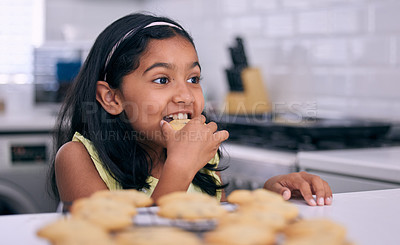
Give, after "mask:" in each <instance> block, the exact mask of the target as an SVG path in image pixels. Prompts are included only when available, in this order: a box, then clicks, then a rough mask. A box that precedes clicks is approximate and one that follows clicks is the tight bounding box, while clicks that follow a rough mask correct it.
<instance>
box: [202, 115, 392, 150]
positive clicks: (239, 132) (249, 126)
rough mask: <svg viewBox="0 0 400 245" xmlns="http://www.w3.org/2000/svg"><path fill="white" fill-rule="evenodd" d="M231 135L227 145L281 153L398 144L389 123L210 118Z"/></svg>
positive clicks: (238, 117) (227, 116)
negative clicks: (391, 137) (231, 144)
mask: <svg viewBox="0 0 400 245" xmlns="http://www.w3.org/2000/svg"><path fill="white" fill-rule="evenodd" d="M208 118H209V119H211V120H212V121H215V122H217V123H218V125H219V127H220V128H221V129H222V128H223V129H227V130H228V131H229V133H230V136H229V139H228V141H229V142H232V143H238V144H243V145H249V146H255V147H261V148H267V149H277V150H283V151H290V152H297V151H315V150H333V149H353V148H367V147H384V146H393V145H400V139H390V138H388V137H387V133H388V131H389V129H390V128H391V124H390V123H386V122H375V121H374V122H372V121H365V120H339V119H322V118H317V119H316V118H309V119H304V120H302V121H300V122H288V121H282V120H273V119H271V118H268V117H265V116H264V117H251V118H250V117H241V116H235V117H232V116H229V115H223V116H220V117H212V116H211V117H210V116H209V115H208Z"/></svg>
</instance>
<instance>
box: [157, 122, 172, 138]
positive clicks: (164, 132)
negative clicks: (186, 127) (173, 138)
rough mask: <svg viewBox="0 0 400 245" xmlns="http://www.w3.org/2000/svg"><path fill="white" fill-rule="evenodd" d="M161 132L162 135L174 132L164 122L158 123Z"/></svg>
mask: <svg viewBox="0 0 400 245" xmlns="http://www.w3.org/2000/svg"><path fill="white" fill-rule="evenodd" d="M160 126H161V131H162V133H163V134H164V135H166V136H167V135H169V134H171V132H173V131H175V130H174V129H173V128H172V126H171V125H170V124H169V123H168V122H167V121H165V120H161V121H160Z"/></svg>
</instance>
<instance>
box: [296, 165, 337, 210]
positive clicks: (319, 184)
mask: <svg viewBox="0 0 400 245" xmlns="http://www.w3.org/2000/svg"><path fill="white" fill-rule="evenodd" d="M300 174H301V175H302V177H303V179H304V180H305V182H306V183H307V184H302V187H301V188H302V189H301V190H300V191H301V192H302V195H303V197H304V199H305V200H306V201H307V203H308V204H310V205H312V206H315V205H319V206H323V205H330V204H332V190H331V188H330V187H329V185H328V183H327V182H326V181H324V180H322V179H321V178H320V177H319V176H316V175H312V174H309V173H306V172H301V173H300ZM310 192H311V194H310ZM312 194H315V196H316V201H315V200H314V198H312ZM305 195H306V196H305ZM311 199H312V200H311Z"/></svg>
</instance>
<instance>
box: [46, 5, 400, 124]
mask: <svg viewBox="0 0 400 245" xmlns="http://www.w3.org/2000/svg"><path fill="white" fill-rule="evenodd" d="M54 1H56V0H54ZM54 1H48V2H54ZM62 1H64V5H68V3H66V2H67V0H57V1H56V2H62ZM68 2H69V1H68ZM72 2H74V4H76V1H72ZM115 2H116V3H118V4H116V3H115ZM115 2H113V4H112V5H111V4H108V3H107V1H94V2H86V5H85V6H86V7H87V9H89V7H90V6H89V5H96V6H97V7H96V10H98V11H99V10H100V9H101V5H104V6H103V7H104V9H107V11H106V12H107V13H108V15H107V16H115V15H117V14H119V15H122V13H123V11H122V9H124V8H123V7H121V6H131V7H132V11H136V10H149V11H152V12H155V13H157V14H160V15H167V16H170V17H172V18H174V19H176V20H178V21H180V22H181V23H182V24H183V25H184V26H185V27H186V28H187V29H188V30H189V31H190V33H192V34H193V36H194V38H195V42H196V45H197V48H198V52H199V56H200V61H201V63H202V66H203V68H204V69H203V76H204V90H205V93H206V95H207V98H208V99H210V100H214V101H217V102H220V103H221V102H222V101H223V98H224V95H225V92H226V91H227V81H226V78H225V74H224V69H225V68H227V67H228V66H229V65H230V60H229V53H228V50H227V47H228V46H229V45H231V44H232V42H233V39H234V37H235V36H236V35H241V36H242V37H244V40H245V45H246V50H247V53H248V56H249V62H250V64H252V65H253V66H257V67H260V68H261V69H262V73H263V76H264V79H265V84H266V86H267V89H268V93H269V94H270V98H271V99H272V102H273V103H280V104H287V105H289V104H291V103H300V104H302V103H303V104H306V103H308V102H315V103H316V105H317V106H316V107H317V108H318V114H319V115H321V116H339V115H340V116H351V117H362V118H373V119H387V120H396V121H400V14H399V13H400V2H399V1H397V0H202V1H198V0H153V1H138V2H135V3H134V4H133V3H130V1H123V0H118V1H115ZM50 5H53V6H55V5H54V3H52V4H50ZM70 5H72V4H70ZM99 5H100V7H99ZM134 6H136V8H133V7H134ZM47 11H48V12H49V11H51V13H49V15H51V16H54V18H55V16H58V15H60V16H62V13H63V11H64V10H63V9H59V10H55V9H54V8H53V9H48V10H47ZM98 11H97V12H98ZM132 11H130V12H132ZM84 12H85V13H87V12H88V11H84ZM99 16H100V17H99ZM101 16H104V15H99V14H96V16H90V18H92V17H93V18H94V19H96V21H97V22H98V23H100V24H101V26H100V27H98V26H96V25H95V23H94V21H92V22H87V21H86V19H85V16H73V17H72V16H71V17H67V16H64V17H63V18H64V20H63V21H64V22H68V21H69V22H71V23H80V25H83V27H84V26H85V23H89V24H88V25H89V27H90V28H91V30H97V29H102V28H104V22H105V21H106V18H107V17H101ZM67 18H70V20H68V19H67ZM88 18H89V17H88ZM99 18H100V19H99ZM101 18H104V19H101ZM107 20H108V19H107ZM52 21H53V20H50V19H48V20H47V22H48V24H49V26H50V27H53V28H52V29H48V31H50V32H52V31H53V32H55V31H56V29H55V28H54V27H55V25H57V26H60V25H62V24H63V23H62V22H63V21H60V20H58V21H56V22H52ZM52 23H53V24H52ZM53 34H54V33H53ZM48 35H50V36H55V37H56V36H57V35H58V34H54V35H51V33H49V34H48ZM86 38H87V37H86Z"/></svg>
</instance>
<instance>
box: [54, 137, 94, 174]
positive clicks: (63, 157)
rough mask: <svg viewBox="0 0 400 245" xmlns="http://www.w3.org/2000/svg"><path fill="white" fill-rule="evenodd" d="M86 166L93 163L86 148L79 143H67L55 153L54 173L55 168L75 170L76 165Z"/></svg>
mask: <svg viewBox="0 0 400 245" xmlns="http://www.w3.org/2000/svg"><path fill="white" fill-rule="evenodd" d="M88 164H90V165H93V162H92V159H91V158H90V155H89V153H88V151H87V150H86V147H85V146H84V145H83V144H82V143H81V142H78V141H70V142H67V143H65V144H64V145H62V146H61V147H60V149H59V150H58V151H57V154H56V158H55V167H56V171H57V168H58V169H60V168H62V169H64V170H65V168H76V167H77V166H78V165H79V166H80V167H83V166H84V165H88Z"/></svg>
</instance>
